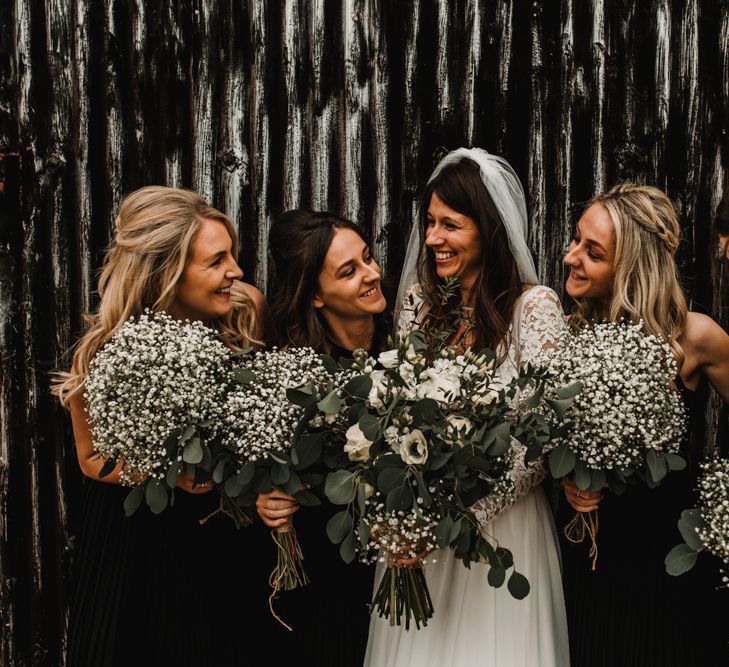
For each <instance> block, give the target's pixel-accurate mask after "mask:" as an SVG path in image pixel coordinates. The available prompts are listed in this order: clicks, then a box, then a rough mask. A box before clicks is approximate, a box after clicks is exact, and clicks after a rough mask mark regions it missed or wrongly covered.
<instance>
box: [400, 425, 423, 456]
mask: <svg viewBox="0 0 729 667" xmlns="http://www.w3.org/2000/svg"><path fill="white" fill-rule="evenodd" d="M400 458H402V460H403V461H404V462H405V463H407V464H408V465H421V464H423V463H425V462H426V461H427V460H428V442H427V441H426V439H425V436H424V435H423V432H422V431H421V430H420V429H417V428H416V429H413V430H412V431H410V433H408V434H407V435H404V436H403V438H402V440H401V441H400Z"/></svg>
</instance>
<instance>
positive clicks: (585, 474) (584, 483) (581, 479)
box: [574, 458, 592, 491]
mask: <svg viewBox="0 0 729 667" xmlns="http://www.w3.org/2000/svg"><path fill="white" fill-rule="evenodd" d="M574 472H575V484H577V488H578V489H582V490H583V491H587V489H588V488H590V483H591V482H592V473H591V471H590V468H588V467H587V466H586V465H585V464H584V463H583V462H582V461H580V459H578V458H575V467H574Z"/></svg>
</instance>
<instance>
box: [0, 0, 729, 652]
mask: <svg viewBox="0 0 729 667" xmlns="http://www.w3.org/2000/svg"><path fill="white" fill-rule="evenodd" d="M67 4H68V5H70V7H71V11H70V12H68V7H67ZM710 4H711V5H712V6H711V7H709V4H706V5H705V4H704V3H700V2H698V1H697V0H688V1H687V2H679V0H650V2H649V3H646V4H644V5H638V4H636V3H629V2H627V0H626V1H624V2H616V3H613V2H605V1H604V0H596V1H595V2H593V3H588V4H585V3H581V2H575V1H574V0H560V2H555V3H551V5H552V6H550V8H547V7H546V6H542V5H540V4H539V3H530V2H528V1H524V0H497V1H496V2H484V1H483V0H457V1H456V2H445V1H444V0H439V1H438V2H433V1H432V0H413V2H409V3H388V2H384V1H382V0H372V1H370V0H347V2H346V3H336V2H328V1H327V0H308V1H307V2H304V3H296V2H292V1H291V0H286V2H285V3H280V5H277V4H276V3H262V2H257V1H254V0H249V1H248V2H246V3H231V2H223V1H222V0H210V1H208V2H203V1H202V0H186V2H184V3H161V4H160V3H147V2H143V0H131V1H130V0H101V1H100V2H89V1H88V0H73V1H72V2H71V3H64V2H61V1H60V0H50V1H49V2H41V1H40V0H15V2H14V3H12V4H11V5H9V6H8V8H6V7H3V8H2V9H0V17H6V16H7V17H10V24H11V28H7V27H6V26H2V31H3V32H2V34H3V35H5V34H7V35H9V36H10V37H9V39H8V41H10V42H12V49H11V51H12V56H11V57H10V58H9V59H8V60H7V63H9V64H8V65H6V64H5V61H0V72H5V71H9V72H10V74H7V76H6V74H2V76H3V77H5V79H7V80H8V81H9V82H10V83H9V84H8V85H3V86H0V154H1V155H0V161H1V162H0V164H1V165H2V167H3V168H2V171H0V184H3V183H4V184H5V186H4V189H3V192H2V193H0V202H2V203H3V204H7V206H5V207H4V208H5V209H7V210H5V211H3V210H0V221H2V223H3V225H4V227H3V229H2V230H0V299H2V302H0V418H1V419H2V423H0V601H2V605H3V609H4V610H7V613H8V614H9V617H10V620H9V621H8V622H7V623H4V624H3V625H2V629H1V630H0V637H1V643H0V660H2V659H5V658H6V657H7V656H11V658H10V659H15V660H16V661H18V662H19V663H20V662H22V661H25V662H26V663H27V662H31V661H33V660H36V661H37V662H39V663H43V662H44V661H45V663H46V664H62V657H61V656H62V652H63V650H62V649H63V641H64V640H63V623H64V621H63V611H62V610H63V608H64V605H65V597H64V586H63V583H62V581H61V579H62V576H63V573H64V571H65V570H64V568H66V567H67V564H68V563H67V561H68V549H69V543H68V540H69V538H70V536H71V535H72V533H73V530H72V529H73V519H74V511H75V506H74V502H75V499H76V498H77V496H78V479H79V473H78V471H77V470H76V469H75V467H74V466H75V461H74V451H73V446H72V443H71V442H70V441H69V440H68V438H67V436H66V434H65V429H66V418H65V415H63V414H62V413H61V412H60V411H59V410H57V409H56V407H55V406H53V405H52V403H51V402H50V399H48V398H47V389H48V381H47V375H46V373H47V371H48V370H49V369H50V367H51V366H52V365H53V360H54V359H55V358H58V357H60V355H61V352H62V348H64V347H66V346H67V345H68V344H69V343H70V341H71V340H72V339H73V338H74V337H75V336H76V335H77V333H78V331H79V330H80V328H81V321H80V314H81V312H83V311H85V310H87V309H88V308H89V306H90V305H91V304H92V303H93V297H92V291H93V289H94V287H95V285H94V274H95V271H96V269H97V268H98V265H99V262H100V260H101V250H102V248H103V246H104V244H105V243H106V241H107V239H108V237H109V234H110V231H111V225H112V224H113V220H114V216H115V214H116V209H117V206H118V203H119V200H120V197H121V196H122V194H124V193H125V192H128V191H129V190H131V189H134V188H136V187H139V186H141V185H144V184H146V183H149V182H166V183H167V184H169V185H176V186H190V187H195V188H197V189H199V190H200V191H201V192H202V193H203V194H204V195H205V196H206V197H208V198H210V199H212V203H213V204H215V205H217V206H219V207H220V208H222V209H223V210H225V211H226V212H227V213H228V214H229V215H231V217H232V218H233V219H234V220H235V222H236V225H237V227H238V229H239V232H240V236H241V257H242V261H243V264H244V268H245V269H246V272H247V276H248V278H249V279H251V280H252V281H253V282H255V283H256V284H257V285H258V286H259V287H261V288H263V289H264V290H265V288H266V280H267V277H268V266H267V251H266V245H265V243H266V239H267V235H268V229H269V225H270V221H271V216H272V215H273V214H274V213H277V212H279V211H281V210H283V209H284V208H286V207H290V206H301V205H303V206H311V207H313V208H316V209H330V210H333V211H335V212H337V213H340V214H343V215H345V216H347V217H350V218H352V219H354V220H355V221H357V222H359V223H361V224H363V225H364V226H365V228H366V229H367V230H368V231H369V232H371V233H372V236H373V239H374V240H375V244H376V245H375V248H376V251H377V254H378V255H379V257H380V259H381V260H382V264H383V266H384V267H385V268H386V269H387V271H388V273H390V274H391V275H396V274H397V271H398V269H399V264H400V262H401V261H402V257H403V252H402V250H403V247H404V243H405V242H406V240H407V238H408V233H409V229H410V225H411V224H412V222H413V221H414V219H415V214H416V210H417V196H418V194H419V192H420V191H421V189H422V187H423V185H424V183H425V181H426V179H427V176H428V174H429V172H430V170H431V169H432V166H433V163H434V160H435V159H437V158H438V157H439V156H440V154H441V153H442V151H443V150H444V149H452V148H456V147H458V146H459V145H466V146H468V145H480V146H482V147H484V148H486V149H487V150H489V151H491V152H494V153H501V154H503V155H504V156H505V157H506V158H507V159H508V160H509V161H510V162H511V163H512V164H513V165H514V166H515V168H516V170H517V173H518V174H519V176H520V178H521V180H522V183H523V184H524V185H525V189H526V190H527V196H528V201H529V208H530V214H531V219H532V232H531V237H530V243H531V247H532V248H533V249H534V250H535V252H536V254H537V257H536V259H537V266H538V269H539V273H540V277H541V278H542V280H543V281H544V282H546V283H547V284H550V285H552V286H554V287H555V288H557V290H558V291H560V292H561V291H562V287H563V278H564V271H563V266H562V263H561V257H562V248H563V247H564V245H565V243H566V241H567V240H568V239H569V237H570V234H571V231H572V226H573V222H574V221H573V219H572V212H573V205H575V204H578V203H579V202H582V201H585V200H586V199H588V198H589V197H590V196H591V195H592V194H594V193H595V192H598V191H600V190H602V189H604V188H605V187H608V186H610V185H612V182H613V181H614V180H615V179H616V178H626V179H647V180H649V181H652V182H654V183H655V184H657V185H658V186H659V187H663V188H666V189H667V190H668V192H669V195H670V196H671V197H672V198H673V199H674V200H675V201H676V202H677V204H678V208H679V213H680V215H681V220H682V224H683V226H684V229H685V241H686V242H685V243H684V246H683V249H682V253H683V255H684V257H683V258H682V259H683V265H682V269H683V271H684V274H685V277H686V278H687V279H688V282H687V285H688V286H689V288H690V289H689V292H690V296H691V299H692V303H693V304H695V305H696V306H698V307H702V306H706V307H711V308H712V309H713V310H712V312H713V314H714V315H715V316H716V317H717V318H718V319H719V320H720V321H721V322H722V323H723V324H724V325H725V326H727V325H729V321H727V320H728V319H729V294H728V292H729V290H727V289H726V287H727V274H728V271H727V267H726V266H724V265H722V264H720V263H716V262H714V264H713V266H714V269H713V274H710V272H709V271H708V269H707V266H708V262H707V260H708V259H709V258H710V257H711V253H712V252H713V247H712V246H711V243H712V242H713V241H714V240H713V237H712V236H711V234H710V231H709V229H708V225H709V223H710V220H711V219H712V217H713V211H714V208H715V206H716V204H717V202H718V200H719V197H720V196H721V193H722V192H723V191H724V190H725V189H726V188H729V183H727V178H728V176H727V174H728V171H727V160H729V146H727V145H726V138H725V137H723V136H722V135H720V132H721V131H722V128H723V127H726V125H727V123H729V44H728V42H729V0H717V2H716V3H710ZM615 6H619V7H620V8H621V11H615V10H614V7H615ZM64 11H66V12H67V15H66V14H64ZM717 45H718V48H717ZM2 49H3V46H2V43H0V57H2V56H4V52H3V51H2ZM3 67H5V68H6V70H3V69H2V68H3ZM8 67H9V68H10V69H9V70H7V68H8ZM5 79H4V80H3V84H5V83H6V81H5ZM6 97H7V99H6ZM8 109H10V110H11V114H8V113H7V110H8ZM9 115H12V121H10V120H8V117H9ZM722 141H723V142H724V143H723V144H722ZM3 198H5V199H3ZM10 198H13V201H12V202H11V201H10ZM13 253H15V254H13ZM69 285H70V286H71V287H70V288H69ZM725 418H726V412H725V411H723V412H722V411H721V410H720V409H719V406H718V404H716V402H714V403H712V404H711V405H710V407H709V409H708V410H707V413H706V421H707V439H708V442H709V445H710V446H715V445H716V444H718V443H719V441H720V439H721V438H722V437H725V436H726V429H725V430H724V431H722V430H721V429H720V428H718V426H717V425H718V424H719V423H720V422H721V420H725ZM66 500H67V501H68V502H67V503H66ZM66 505H68V514H66V511H65V510H66ZM13 526H16V528H13ZM11 529H12V530H14V531H15V532H14V533H13V535H8V530H11ZM59 561H64V562H63V563H61V565H60V566H58V565H56V564H55V563H57V562H59Z"/></svg>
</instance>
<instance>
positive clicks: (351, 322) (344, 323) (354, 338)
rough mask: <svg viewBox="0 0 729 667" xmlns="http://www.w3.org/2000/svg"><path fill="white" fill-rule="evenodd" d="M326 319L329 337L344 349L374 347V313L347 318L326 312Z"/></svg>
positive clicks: (367, 348)
mask: <svg viewBox="0 0 729 667" xmlns="http://www.w3.org/2000/svg"><path fill="white" fill-rule="evenodd" d="M324 320H325V321H326V325H327V329H329V338H330V339H331V340H332V342H334V343H335V344H336V345H339V347H341V348H342V349H344V350H356V349H358V348H362V349H364V350H369V349H371V348H372V341H373V339H374V337H375V318H374V317H373V316H372V315H364V316H363V317H361V318H357V319H346V320H345V319H341V318H339V317H336V316H333V315H331V314H330V313H325V314H324Z"/></svg>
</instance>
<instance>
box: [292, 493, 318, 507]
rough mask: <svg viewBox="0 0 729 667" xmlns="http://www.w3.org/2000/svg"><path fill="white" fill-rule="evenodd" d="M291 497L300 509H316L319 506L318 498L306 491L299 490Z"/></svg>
mask: <svg viewBox="0 0 729 667" xmlns="http://www.w3.org/2000/svg"><path fill="white" fill-rule="evenodd" d="M293 495H294V498H296V502H297V503H299V505H301V506H302V507H316V506H317V505H321V500H320V499H319V497H318V496H317V495H316V494H315V493H312V492H311V491H307V490H306V489H301V490H299V491H297V492H296V493H294V494H293Z"/></svg>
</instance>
